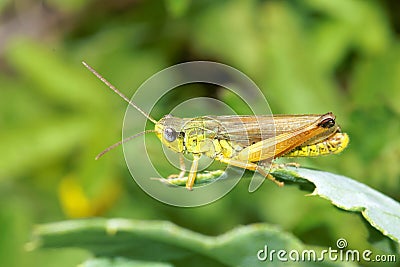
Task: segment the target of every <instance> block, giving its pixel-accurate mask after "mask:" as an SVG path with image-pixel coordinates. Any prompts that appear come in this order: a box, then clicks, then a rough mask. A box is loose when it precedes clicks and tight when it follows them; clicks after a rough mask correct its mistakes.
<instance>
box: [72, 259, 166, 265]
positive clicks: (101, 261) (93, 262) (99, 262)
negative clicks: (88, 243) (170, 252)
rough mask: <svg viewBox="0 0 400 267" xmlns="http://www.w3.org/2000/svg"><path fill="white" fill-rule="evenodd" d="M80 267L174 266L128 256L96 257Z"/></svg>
mask: <svg viewBox="0 0 400 267" xmlns="http://www.w3.org/2000/svg"><path fill="white" fill-rule="evenodd" d="M79 267H172V265H170V264H167V263H160V262H143V261H134V260H130V259H126V258H121V257H118V258H94V259H89V260H87V261H85V262H84V263H82V264H80V265H79Z"/></svg>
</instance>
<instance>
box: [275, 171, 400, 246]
mask: <svg viewBox="0 0 400 267" xmlns="http://www.w3.org/2000/svg"><path fill="white" fill-rule="evenodd" d="M288 169H289V172H290V173H288V171H285V170H278V171H277V172H278V173H279V172H282V173H285V174H286V175H288V174H289V175H290V174H291V175H293V176H294V177H297V178H303V179H306V180H308V181H310V182H312V183H313V184H314V185H315V187H316V188H315V190H314V192H313V193H312V195H316V196H320V197H322V198H325V199H327V200H329V201H331V202H332V204H333V205H335V206H337V207H339V208H341V209H344V210H348V211H356V212H361V214H362V215H363V216H364V218H365V219H366V220H367V221H368V222H369V223H370V224H371V225H372V226H373V227H375V228H376V229H378V230H379V231H381V232H382V233H383V234H384V235H386V236H388V237H390V238H391V239H393V240H394V241H396V242H400V227H399V225H400V204H399V203H398V202H396V201H394V200H393V199H391V198H389V197H388V196H385V195H384V194H382V193H380V192H378V191H376V190H374V189H372V188H370V187H368V186H367V185H365V184H362V183H359V182H357V181H355V180H352V179H350V178H348V177H345V176H342V175H337V174H333V173H329V172H323V171H316V170H310V169H304V168H288Z"/></svg>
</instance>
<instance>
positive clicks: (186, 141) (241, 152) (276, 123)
mask: <svg viewBox="0 0 400 267" xmlns="http://www.w3.org/2000/svg"><path fill="white" fill-rule="evenodd" d="M82 63H83V65H84V66H85V67H86V68H87V69H89V70H90V71H91V72H92V73H93V74H94V75H95V76H97V77H98V78H99V79H100V80H101V81H102V82H103V83H105V84H106V85H107V86H108V87H109V88H110V89H112V90H113V91H114V92H115V93H117V94H118V95H119V96H120V97H122V98H123V99H124V100H125V101H126V102H128V103H129V104H130V105H131V106H133V107H134V108H135V109H137V110H138V111H139V112H141V113H142V114H143V115H144V116H145V117H146V118H148V119H149V120H150V121H151V122H153V123H154V125H155V127H154V130H147V131H144V132H141V133H138V134H135V135H133V136H130V137H128V138H126V139H124V140H122V141H120V142H118V143H116V144H114V145H112V146H110V147H108V148H107V149H105V150H104V151H103V152H101V153H100V154H99V155H98V156H97V157H96V159H98V158H100V157H101V156H102V155H104V154H105V153H106V152H108V151H110V150H111V149H113V148H115V147H117V146H119V145H121V144H122V143H124V142H127V141H129V140H131V139H133V138H135V137H137V136H139V135H142V134H145V133H149V132H154V133H155V134H156V135H157V137H158V138H159V139H160V140H161V142H162V143H163V144H164V145H166V146H167V147H168V148H169V149H171V150H173V151H175V152H177V153H179V155H180V165H181V172H180V173H179V174H178V175H171V176H169V178H173V177H174V178H175V177H178V178H182V177H184V175H185V173H186V170H185V164H184V160H183V154H192V155H193V161H192V165H191V168H190V170H189V175H188V179H187V182H186V188H187V189H189V190H192V189H193V185H194V182H195V179H196V173H197V169H198V164H199V160H200V157H201V156H202V155H205V156H207V157H210V158H212V159H215V160H218V161H220V162H222V163H226V164H229V165H232V166H235V167H239V168H244V169H248V170H252V171H257V172H258V173H260V174H261V175H263V176H264V177H266V178H268V179H270V180H271V181H273V182H274V183H276V184H277V185H279V186H283V182H280V181H277V180H276V179H275V178H274V177H273V176H272V175H270V174H269V173H268V171H267V170H265V168H263V167H262V163H263V162H265V161H268V160H271V159H275V158H278V157H309V156H320V155H327V154H337V153H340V152H341V151H343V150H344V149H345V148H346V147H347V145H348V143H349V137H348V135H347V134H346V133H342V132H341V129H340V127H339V126H338V125H337V124H336V122H335V116H334V115H333V114H332V113H331V112H329V113H326V114H323V115H317V114H311V115H274V116H271V115H265V116H251V115H248V116H242V115H238V116H236V115H231V116H203V117H197V118H178V117H174V116H172V115H165V116H164V117H162V118H161V119H160V120H159V121H156V120H155V119H153V118H152V117H151V116H150V115H149V114H147V113H146V112H144V111H143V110H141V109H140V108H139V107H138V106H136V104H135V103H133V102H131V101H130V100H129V99H128V98H127V97H126V96H125V95H124V94H122V93H121V92H120V91H119V90H118V89H117V88H116V87H114V86H113V85H112V84H111V83H110V82H108V81H107V80H106V79H105V78H103V77H102V76H101V75H100V74H99V73H97V72H96V71H95V70H94V69H93V68H92V67H90V66H89V65H88V64H87V63H86V62H82Z"/></svg>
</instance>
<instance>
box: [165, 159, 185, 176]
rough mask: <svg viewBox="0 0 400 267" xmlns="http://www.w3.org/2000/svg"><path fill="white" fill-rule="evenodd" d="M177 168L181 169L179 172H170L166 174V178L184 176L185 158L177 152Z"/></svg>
mask: <svg viewBox="0 0 400 267" xmlns="http://www.w3.org/2000/svg"><path fill="white" fill-rule="evenodd" d="M179 168H180V170H181V172H180V173H179V174H171V175H170V176H168V179H172V178H178V179H180V178H183V177H185V173H186V166H185V158H184V157H183V155H182V154H179Z"/></svg>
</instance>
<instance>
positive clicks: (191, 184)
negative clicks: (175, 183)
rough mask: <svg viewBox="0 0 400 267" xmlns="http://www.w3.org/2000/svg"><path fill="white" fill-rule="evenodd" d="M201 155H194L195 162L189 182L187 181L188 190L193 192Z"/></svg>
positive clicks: (191, 168) (190, 172)
mask: <svg viewBox="0 0 400 267" xmlns="http://www.w3.org/2000/svg"><path fill="white" fill-rule="evenodd" d="M200 156H201V154H193V162H192V166H191V167H190V171H189V176H188V180H187V181H186V188H187V189H188V190H193V185H194V181H195V180H196V174H197V168H198V167H199V160H200Z"/></svg>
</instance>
